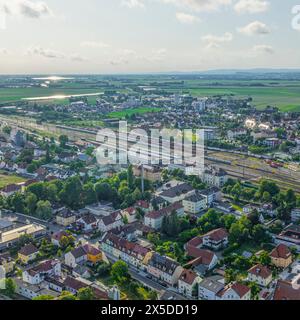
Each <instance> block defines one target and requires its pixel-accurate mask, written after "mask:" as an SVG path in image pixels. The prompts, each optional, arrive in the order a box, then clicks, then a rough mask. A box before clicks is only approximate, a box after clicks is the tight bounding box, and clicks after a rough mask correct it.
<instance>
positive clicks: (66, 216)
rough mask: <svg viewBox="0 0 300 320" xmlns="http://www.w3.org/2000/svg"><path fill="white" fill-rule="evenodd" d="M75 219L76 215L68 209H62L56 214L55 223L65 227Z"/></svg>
mask: <svg viewBox="0 0 300 320" xmlns="http://www.w3.org/2000/svg"><path fill="white" fill-rule="evenodd" d="M75 221H76V215H75V214H74V213H73V212H72V211H71V210H69V209H63V210H61V211H60V212H59V213H58V214H57V215H56V223H57V224H59V225H61V226H64V227H67V226H69V225H70V224H72V223H74V222H75Z"/></svg>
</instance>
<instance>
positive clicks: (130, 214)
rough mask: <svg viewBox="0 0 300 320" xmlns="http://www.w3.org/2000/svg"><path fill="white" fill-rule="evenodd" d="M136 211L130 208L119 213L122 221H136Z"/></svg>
mask: <svg viewBox="0 0 300 320" xmlns="http://www.w3.org/2000/svg"><path fill="white" fill-rule="evenodd" d="M136 214H137V211H136V209H135V208H134V207H130V208H127V209H124V210H122V211H121V215H122V217H123V218H124V219H127V221H128V223H133V222H135V221H137V218H136Z"/></svg>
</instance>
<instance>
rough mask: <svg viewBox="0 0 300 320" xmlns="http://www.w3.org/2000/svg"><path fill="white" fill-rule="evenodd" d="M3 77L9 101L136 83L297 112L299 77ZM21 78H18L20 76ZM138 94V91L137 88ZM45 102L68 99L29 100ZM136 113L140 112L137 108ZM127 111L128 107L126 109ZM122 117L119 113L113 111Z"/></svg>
mask: <svg viewBox="0 0 300 320" xmlns="http://www.w3.org/2000/svg"><path fill="white" fill-rule="evenodd" d="M6 81H7V79H6V78H2V79H1V78H0V103H1V104H7V105H10V104H13V103H15V102H18V101H21V100H22V99H23V98H33V97H46V96H53V95H79V94H90V93H97V92H104V91H107V90H113V91H117V92H121V93H128V92H131V93H137V92H136V91H135V90H136V88H137V87H138V86H151V87H155V88H156V89H157V90H163V91H164V92H169V93H172V92H174V93H175V92H176V93H190V94H192V95H193V96H195V97H196V96H214V95H233V96H236V97H252V98H253V104H254V105H255V106H256V107H257V108H259V109H264V108H265V107H266V106H268V105H272V106H277V107H278V108H279V109H280V110H282V111H299V112H300V81H299V80H272V79H270V80H266V79H260V80H256V79H251V78H250V79H247V80H236V79H233V80H228V79H223V80H222V79H221V80H220V79H189V78H188V77H186V78H185V77H184V76H181V77H180V76H178V79H177V78H176V79H173V77H171V76H167V75H165V76H151V75H149V76H118V77H104V76H86V77H84V78H80V77H78V78H74V80H71V81H70V80H69V81H60V82H56V83H54V84H51V86H50V87H49V88H42V87H30V86H29V85H30V82H27V84H26V85H28V87H26V85H25V84H23V87H21V83H19V82H18V81H19V80H16V85H20V87H19V88H15V87H5V86H4V85H7V82H6ZM20 81H21V80H20ZM138 93H139V94H140V91H139V92H138ZM96 99H98V96H90V97H88V101H89V102H90V103H92V104H94V103H95V102H96ZM35 102H37V103H39V104H42V105H43V104H49V103H53V102H57V103H60V104H67V103H68V102H69V99H68V98H66V99H59V100H41V101H34V102H32V103H35ZM138 110H140V111H137V112H136V113H144V111H142V110H141V109H140V108H138ZM129 112H130V111H129ZM116 116H117V117H119V116H120V117H122V116H123V115H118V114H117V115H116Z"/></svg>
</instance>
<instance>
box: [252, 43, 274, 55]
mask: <svg viewBox="0 0 300 320" xmlns="http://www.w3.org/2000/svg"><path fill="white" fill-rule="evenodd" d="M253 50H254V51H255V52H258V53H268V54H273V53H274V49H273V47H272V46H269V45H266V44H259V45H256V46H254V47H253Z"/></svg>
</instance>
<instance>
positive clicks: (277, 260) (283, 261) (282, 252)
mask: <svg viewBox="0 0 300 320" xmlns="http://www.w3.org/2000/svg"><path fill="white" fill-rule="evenodd" d="M270 257H271V261H272V264H273V265H274V266H276V267H277V268H283V269H285V268H287V267H288V266H289V265H290V264H291V263H292V262H293V255H292V253H291V251H290V249H289V248H288V247H287V246H286V245H284V244H279V245H278V246H277V247H276V248H275V249H273V250H272V252H271V253H270Z"/></svg>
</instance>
